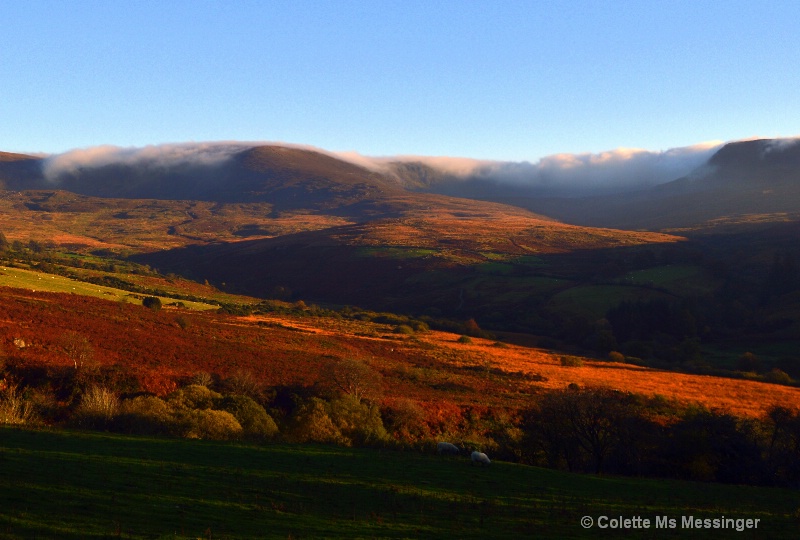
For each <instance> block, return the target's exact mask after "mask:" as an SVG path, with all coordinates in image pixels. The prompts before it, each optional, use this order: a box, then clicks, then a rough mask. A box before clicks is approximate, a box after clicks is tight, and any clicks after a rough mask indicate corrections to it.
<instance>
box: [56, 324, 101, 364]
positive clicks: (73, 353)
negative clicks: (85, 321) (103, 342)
mask: <svg viewBox="0 0 800 540" xmlns="http://www.w3.org/2000/svg"><path fill="white" fill-rule="evenodd" d="M61 348H62V349H63V350H64V353H66V355H67V357H68V358H69V359H70V360H72V363H73V364H74V365H75V371H80V370H81V368H83V367H84V366H86V365H87V364H89V362H91V360H92V358H94V347H92V344H91V343H89V340H88V339H86V336H84V335H81V334H79V333H78V332H73V331H72V330H68V331H67V332H64V334H63V335H62V336H61Z"/></svg>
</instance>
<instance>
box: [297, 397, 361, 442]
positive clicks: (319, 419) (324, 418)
mask: <svg viewBox="0 0 800 540" xmlns="http://www.w3.org/2000/svg"><path fill="white" fill-rule="evenodd" d="M327 405H328V404H327V403H326V402H325V401H324V400H322V399H319V398H311V400H310V401H308V402H307V403H305V404H304V405H302V406H301V407H300V409H299V410H298V411H297V413H296V414H295V416H294V419H293V422H292V424H293V425H292V437H293V438H294V439H295V440H296V441H297V442H320V443H335V444H342V445H347V446H349V443H350V441H349V440H348V439H347V438H345V437H344V436H343V435H342V432H341V431H339V428H338V427H337V426H336V425H335V424H334V423H333V420H331V417H330V416H329V415H328V406H327Z"/></svg>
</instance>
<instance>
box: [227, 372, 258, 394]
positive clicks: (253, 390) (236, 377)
mask: <svg viewBox="0 0 800 540" xmlns="http://www.w3.org/2000/svg"><path fill="white" fill-rule="evenodd" d="M225 388H226V389H227V390H228V392H230V393H231V394H237V395H243V396H249V397H251V398H257V397H259V396H260V395H261V382H260V381H259V380H258V378H257V377H256V376H255V375H253V373H252V372H251V371H247V370H244V369H237V370H236V371H234V372H233V373H232V374H231V376H230V377H228V378H227V379H225Z"/></svg>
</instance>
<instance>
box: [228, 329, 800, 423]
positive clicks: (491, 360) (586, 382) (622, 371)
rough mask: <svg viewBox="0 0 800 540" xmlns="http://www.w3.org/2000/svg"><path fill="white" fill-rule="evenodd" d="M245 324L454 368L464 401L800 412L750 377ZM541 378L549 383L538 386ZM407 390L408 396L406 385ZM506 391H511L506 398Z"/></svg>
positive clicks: (793, 400)
mask: <svg viewBox="0 0 800 540" xmlns="http://www.w3.org/2000/svg"><path fill="white" fill-rule="evenodd" d="M242 320H243V321H245V320H246V321H248V322H249V323H256V322H258V321H264V322H270V323H272V324H275V325H281V326H283V327H285V328H294V329H297V330H301V331H303V332H306V333H308V334H309V335H314V336H318V337H322V336H327V337H330V338H336V337H339V338H347V339H349V340H355V341H356V342H365V341H371V342H374V343H380V344H381V345H380V347H378V348H376V347H373V348H371V349H370V352H371V353H372V354H373V355H375V356H373V361H374V362H375V363H376V364H378V365H382V366H383V367H384V368H386V369H388V368H390V367H391V368H395V369H396V368H397V367H398V366H401V365H404V366H406V367H405V369H412V370H413V369H419V368H418V366H423V368H422V369H425V368H427V369H428V371H427V372H426V373H427V374H428V375H432V374H434V375H435V373H434V372H435V371H436V370H437V369H438V371H439V372H441V373H440V374H439V375H438V376H439V377H440V378H441V377H446V376H447V375H446V372H450V373H451V375H450V378H451V380H455V379H454V376H453V375H452V371H453V370H456V371H457V372H458V370H469V372H470V373H471V375H470V376H469V377H460V378H459V381H460V383H467V384H472V385H474V387H473V388H472V392H468V393H465V394H463V395H461V396H459V400H469V399H479V400H480V402H481V403H489V402H492V403H495V404H503V403H505V404H508V400H507V399H506V398H509V399H510V398H512V397H513V401H514V402H515V403H516V404H517V405H519V404H520V403H519V398H520V395H519V394H525V393H528V392H530V391H534V392H535V391H536V390H537V389H538V390H543V389H552V390H556V389H564V388H566V387H567V386H568V385H569V384H571V383H575V384H578V385H580V386H606V387H611V388H614V389H618V390H622V391H629V392H634V393H639V394H644V395H647V396H663V397H665V398H667V399H674V400H677V401H680V402H683V403H695V404H700V405H704V406H706V407H708V408H711V409H722V410H725V411H728V412H730V413H733V414H735V415H741V416H749V417H761V416H763V415H764V413H765V412H766V411H767V409H769V407H771V406H772V405H776V404H778V405H784V406H789V407H800V388H795V387H789V386H781V385H776V384H769V383H764V382H759V381H751V380H746V379H731V378H726V377H717V376H707V375H692V374H685V373H675V372H671V371H663V370H658V369H651V368H644V367H640V366H635V365H631V364H623V363H614V362H606V361H599V360H595V359H591V358H584V359H583V366H581V367H567V366H562V365H561V361H560V357H561V356H562V355H561V354H559V353H557V352H551V351H547V350H543V349H536V348H528V347H521V346H516V345H509V344H503V345H502V346H498V345H497V344H496V342H494V341H491V340H485V339H479V338H472V343H468V344H465V343H459V342H458V337H459V336H458V335H456V334H451V333H448V332H438V331H430V332H425V333H421V334H417V335H415V336H414V337H412V338H399V337H395V336H393V335H391V329H390V327H388V326H385V325H373V324H368V323H362V322H358V321H342V320H335V319H319V318H295V317H288V316H269V317H267V316H258V317H250V318H246V319H242ZM365 330H369V331H371V334H372V335H370V336H365V335H363V334H364V333H365ZM360 349H361V348H360V347H359V346H358V345H356V346H355V347H354V348H353V351H352V352H353V353H355V354H357V353H358V351H359V350H360ZM409 366H410V368H409ZM496 371H502V372H506V373H509V374H511V375H510V376H509V377H507V378H506V380H505V381H499V380H497V378H496V377H495V378H494V379H495V380H493V381H489V382H488V383H487V382H486V381H482V380H480V379H481V378H482V377H483V378H489V379H491V378H492V377H491V374H492V373H493V372H496ZM516 373H521V374H525V375H528V376H529V377H530V378H526V377H524V376H520V377H516V380H514V379H515V376H514V374H516ZM412 374H413V373H412ZM432 376H433V375H432ZM539 377H543V378H544V379H545V380H536V379H538V378H539ZM509 385H510V386H509ZM403 388H404V389H406V390H409V387H408V386H403ZM487 388H491V389H492V390H493V391H494V392H501V393H500V394H499V395H483V396H482V395H481V392H482V391H483V390H486V389H487ZM412 391H413V390H412ZM504 391H505V392H508V393H507V394H506V395H503V394H502V392H504ZM512 395H513V396H512ZM417 397H420V398H424V392H422V393H418V394H417Z"/></svg>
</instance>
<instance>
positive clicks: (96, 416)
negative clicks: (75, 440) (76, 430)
mask: <svg viewBox="0 0 800 540" xmlns="http://www.w3.org/2000/svg"><path fill="white" fill-rule="evenodd" d="M119 405H120V402H119V398H118V397H117V395H116V394H114V393H113V392H112V391H110V390H109V389H107V388H105V387H102V386H91V387H89V389H88V390H87V391H86V392H84V393H83V395H82V396H81V400H80V403H79V404H78V408H77V409H76V410H75V417H74V420H75V422H76V423H77V424H78V425H81V426H85V427H91V428H95V429H105V428H108V427H109V426H110V425H111V421H112V420H113V419H114V417H115V416H116V415H117V412H118V411H119Z"/></svg>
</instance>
